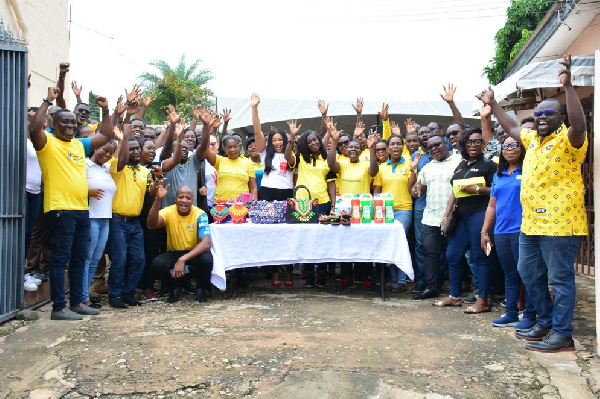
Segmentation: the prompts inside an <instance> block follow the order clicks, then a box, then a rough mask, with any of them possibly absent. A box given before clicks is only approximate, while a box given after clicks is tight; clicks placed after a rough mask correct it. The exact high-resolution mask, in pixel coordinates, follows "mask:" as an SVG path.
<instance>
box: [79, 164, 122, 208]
mask: <svg viewBox="0 0 600 399" xmlns="http://www.w3.org/2000/svg"><path fill="white" fill-rule="evenodd" d="M85 167H86V169H87V181H88V189H90V188H100V189H102V190H104V197H102V199H100V200H97V199H96V198H92V197H89V201H90V219H110V218H112V202H113V198H114V196H115V192H116V191H117V185H116V184H115V181H114V180H113V178H112V176H111V174H110V163H108V162H107V163H105V164H104V165H102V166H100V165H97V164H96V163H94V162H93V161H92V160H91V159H86V160H85Z"/></svg>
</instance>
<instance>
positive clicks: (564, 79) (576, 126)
mask: <svg viewBox="0 0 600 399" xmlns="http://www.w3.org/2000/svg"><path fill="white" fill-rule="evenodd" d="M560 63H561V64H562V65H563V67H562V68H561V69H560V72H559V73H558V75H559V79H560V83H561V84H562V85H563V87H564V88H565V94H566V96H567V114H568V116H569V123H571V127H569V133H568V134H569V142H571V145H572V146H573V147H575V148H581V146H582V145H583V143H584V142H585V132H586V130H587V126H586V122H585V114H584V112H583V107H582V106H581V101H580V100H579V97H577V93H576V92H575V88H574V87H573V85H572V84H571V65H573V61H572V60H571V54H567V55H566V56H565V57H564V60H563V61H561V62H560Z"/></svg>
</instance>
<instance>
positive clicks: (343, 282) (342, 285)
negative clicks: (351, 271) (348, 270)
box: [337, 278, 350, 287]
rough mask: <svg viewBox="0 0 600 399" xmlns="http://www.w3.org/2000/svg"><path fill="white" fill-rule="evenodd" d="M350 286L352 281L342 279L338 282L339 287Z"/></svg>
mask: <svg viewBox="0 0 600 399" xmlns="http://www.w3.org/2000/svg"><path fill="white" fill-rule="evenodd" d="M348 284H350V281H348V280H346V279H345V278H342V279H340V281H338V282H337V285H338V287H345V286H347V285H348Z"/></svg>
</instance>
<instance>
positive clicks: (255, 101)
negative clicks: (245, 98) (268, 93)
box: [250, 93, 260, 108]
mask: <svg viewBox="0 0 600 399" xmlns="http://www.w3.org/2000/svg"><path fill="white" fill-rule="evenodd" d="M258 104H260V97H259V96H258V94H257V93H252V95H251V96H250V105H251V106H252V108H256V107H258Z"/></svg>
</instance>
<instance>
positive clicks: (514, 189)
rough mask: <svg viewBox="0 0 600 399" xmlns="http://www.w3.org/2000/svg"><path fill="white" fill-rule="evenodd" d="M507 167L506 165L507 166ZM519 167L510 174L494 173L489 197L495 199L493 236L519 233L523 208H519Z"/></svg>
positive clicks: (504, 171)
mask: <svg viewBox="0 0 600 399" xmlns="http://www.w3.org/2000/svg"><path fill="white" fill-rule="evenodd" d="M507 166H508V165H507ZM522 175H523V171H522V170H521V167H520V166H519V167H518V168H517V169H516V170H515V171H514V172H513V173H512V174H510V175H509V174H508V173H507V172H506V168H504V170H503V171H502V176H498V174H497V173H494V179H493V181H492V192H491V193H490V197H496V226H495V227H494V234H512V233H518V232H519V231H521V221H522V218H523V207H522V206H521V197H520V196H521V178H522Z"/></svg>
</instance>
